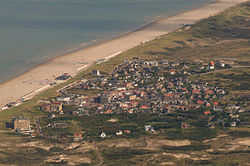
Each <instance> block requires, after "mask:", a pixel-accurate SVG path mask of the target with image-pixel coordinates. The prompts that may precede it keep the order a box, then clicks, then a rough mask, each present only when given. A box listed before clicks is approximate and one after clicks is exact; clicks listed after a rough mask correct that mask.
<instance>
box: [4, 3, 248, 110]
mask: <svg viewBox="0 0 250 166" xmlns="http://www.w3.org/2000/svg"><path fill="white" fill-rule="evenodd" d="M245 1H247V0H217V1H216V2H214V3H211V4H208V5H206V6H203V7H200V8H198V9H194V10H191V11H188V12H185V13H181V14H178V15H176V16H172V17H168V18H165V19H162V20H160V21H157V22H155V23H153V24H150V25H149V26H147V27H145V28H142V29H140V30H138V31H136V32H132V33H129V34H127V35H125V36H122V37H120V38H117V39H113V40H111V41H108V42H104V43H101V44H98V45H96V46H93V47H90V48H87V49H83V50H81V51H77V52H75V53H71V54H69V55H65V56H62V57H59V58H56V59H53V60H51V61H49V62H47V63H45V64H43V65H40V66H38V67H36V68H34V69H32V70H30V71H29V72H27V73H25V74H23V75H21V76H19V77H17V78H15V79H12V80H10V81H8V82H5V83H3V84H1V85H0V108H1V107H2V106H3V105H5V104H6V103H9V102H11V101H16V100H18V99H20V98H22V97H23V96H25V95H27V94H29V93H32V92H35V91H36V92H37V93H38V92H40V91H42V90H45V89H46V88H43V87H45V86H46V85H48V84H49V83H51V82H53V81H54V77H53V76H59V75H61V74H63V73H66V72H67V73H70V74H72V75H76V74H77V73H78V72H79V71H80V69H81V70H84V69H86V67H84V65H86V64H92V63H93V62H94V61H95V60H97V59H101V58H105V57H109V56H111V55H115V54H116V53H118V52H121V51H122V52H124V51H126V50H128V49H130V48H133V47H135V46H137V45H139V44H140V42H141V41H143V40H149V41H150V40H153V39H154V38H156V37H159V36H162V35H165V34H167V33H169V32H172V31H174V30H176V29H178V28H180V27H181V25H180V24H192V23H194V22H196V21H198V20H200V19H202V18H206V17H208V16H211V15H214V14H216V13H218V12H220V11H223V10H224V9H226V8H228V7H231V6H234V5H236V4H238V3H241V2H245ZM77 69H78V70H77ZM46 79H47V80H46ZM45 80H46V81H45ZM38 89H40V90H38ZM37 90H38V91H37Z"/></svg>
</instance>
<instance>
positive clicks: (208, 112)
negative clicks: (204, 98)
mask: <svg viewBox="0 0 250 166" xmlns="http://www.w3.org/2000/svg"><path fill="white" fill-rule="evenodd" d="M203 113H204V115H210V114H211V112H210V111H204V112H203Z"/></svg>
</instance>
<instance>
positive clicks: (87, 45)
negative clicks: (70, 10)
mask: <svg viewBox="0 0 250 166" xmlns="http://www.w3.org/2000/svg"><path fill="white" fill-rule="evenodd" d="M216 1H217V0H211V1H210V2H207V3H204V4H201V5H198V6H196V7H193V8H191V9H186V10H183V11H179V12H177V13H175V14H173V15H169V16H167V15H161V17H160V18H157V17H158V16H155V17H154V18H157V19H152V20H151V21H148V22H146V23H145V24H141V25H138V26H135V27H133V28H132V29H131V30H128V31H125V32H121V33H117V34H115V35H112V37H106V38H100V39H95V40H91V41H89V42H86V43H84V44H83V46H81V45H82V43H81V44H79V45H78V46H76V47H75V48H71V49H68V50H66V51H65V52H64V53H61V54H59V55H58V56H56V57H52V58H49V59H48V60H45V61H44V62H41V63H38V64H37V65H35V66H33V67H31V68H30V69H27V71H25V72H23V73H20V74H17V75H16V76H13V77H10V78H8V79H6V80H3V81H0V86H1V85H2V84H4V83H6V82H9V81H11V80H13V79H15V78H18V77H21V76H22V75H24V74H26V73H28V72H29V71H31V70H33V69H35V68H37V67H39V66H41V65H44V64H46V63H48V62H50V61H52V60H55V59H57V58H61V57H64V56H67V55H69V54H73V53H75V52H80V51H83V50H85V49H88V48H91V47H94V46H96V45H99V44H102V43H105V42H109V41H111V40H115V39H119V38H121V37H123V36H126V35H129V34H130V33H133V32H137V31H140V30H143V29H145V28H147V27H149V26H150V25H152V24H154V23H156V22H158V21H161V20H164V19H167V18H170V17H175V16H177V15H179V14H182V13H185V12H188V11H192V10H195V9H198V8H202V7H204V6H207V5H209V4H212V3H216Z"/></svg>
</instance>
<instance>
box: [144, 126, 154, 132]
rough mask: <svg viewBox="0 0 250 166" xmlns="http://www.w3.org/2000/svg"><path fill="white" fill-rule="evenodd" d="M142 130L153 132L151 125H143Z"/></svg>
mask: <svg viewBox="0 0 250 166" xmlns="http://www.w3.org/2000/svg"><path fill="white" fill-rule="evenodd" d="M144 128H145V131H151V132H154V128H153V127H152V126H151V125H145V126H144Z"/></svg>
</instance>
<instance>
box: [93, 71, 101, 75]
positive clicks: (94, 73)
mask: <svg viewBox="0 0 250 166" xmlns="http://www.w3.org/2000/svg"><path fill="white" fill-rule="evenodd" d="M92 74H93V75H98V76H99V75H100V71H99V70H93V71H92Z"/></svg>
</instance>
